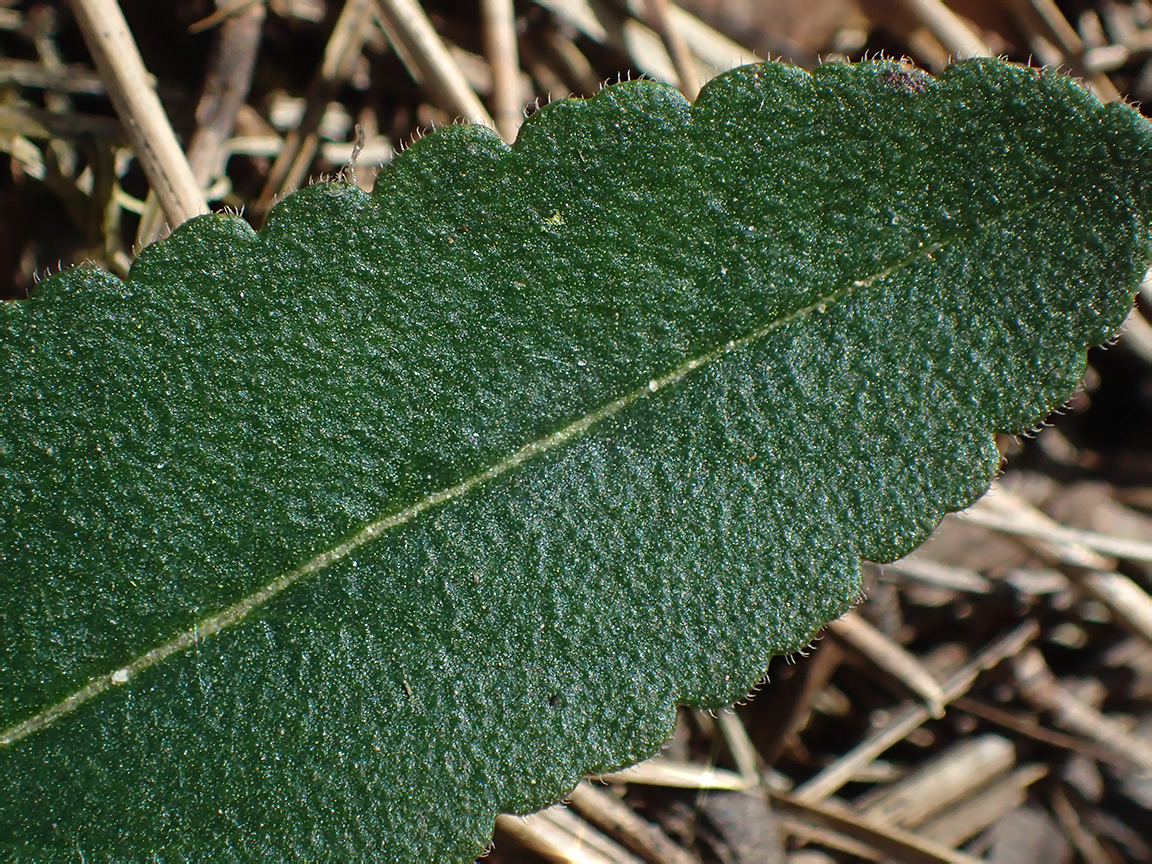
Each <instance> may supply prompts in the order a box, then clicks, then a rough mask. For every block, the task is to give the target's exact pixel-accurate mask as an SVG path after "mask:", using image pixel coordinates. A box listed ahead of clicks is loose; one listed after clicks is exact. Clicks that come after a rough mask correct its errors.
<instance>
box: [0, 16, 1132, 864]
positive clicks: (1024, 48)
mask: <svg viewBox="0 0 1152 864" xmlns="http://www.w3.org/2000/svg"><path fill="white" fill-rule="evenodd" d="M121 7H122V9H123V12H124V15H125V17H126V19H127V22H128V27H129V31H130V33H131V35H132V37H133V38H134V41H135V43H136V44H137V46H138V48H139V52H140V55H141V56H142V58H143V64H144V71H143V76H142V78H141V79H140V80H139V81H137V82H136V83H137V85H138V87H139V88H147V89H150V90H154V92H155V93H156V94H157V95H158V97H159V101H160V103H161V105H162V106H163V109H164V113H165V114H166V115H167V118H168V121H170V123H171V126H172V128H173V129H174V130H175V133H176V138H177V140H178V142H179V146H180V148H181V149H182V151H183V153H184V154H185V155H186V156H187V163H188V166H187V167H188V168H190V170H191V176H192V177H193V178H194V181H195V188H197V189H198V192H197V194H200V195H202V196H203V197H204V199H206V201H207V203H208V204H209V205H210V206H211V207H212V208H213V209H221V208H229V209H231V210H233V211H236V212H239V213H242V215H243V217H244V218H245V219H247V220H248V221H250V222H251V223H252V224H253V225H254V226H257V227H258V226H259V225H260V224H261V223H262V221H263V219H264V217H265V215H266V213H267V211H268V209H269V208H270V207H271V206H272V205H273V204H274V202H275V201H277V200H278V199H279V198H281V197H283V196H284V195H285V194H288V193H289V192H291V191H292V190H293V189H296V188H299V187H300V186H301V185H304V184H306V183H308V182H309V180H310V179H314V178H318V177H323V176H333V175H336V174H339V173H343V174H344V176H346V177H348V178H350V179H353V180H354V181H355V182H357V183H359V184H360V185H362V186H365V187H366V188H367V187H370V186H371V184H372V181H373V178H374V175H375V169H376V168H377V167H379V166H380V165H382V164H384V163H386V162H387V161H388V160H390V159H391V158H392V157H393V155H394V154H395V153H396V152H397V150H398V149H402V148H403V147H404V146H406V145H407V144H409V143H411V142H412V141H413V140H414V138H415V137H417V136H419V135H421V134H423V133H425V132H427V131H428V130H430V129H432V128H435V127H438V126H442V125H444V124H447V123H451V122H454V121H456V120H458V119H461V118H464V119H467V120H471V121H473V122H483V123H487V124H489V125H492V126H493V127H494V128H496V129H497V130H498V131H499V132H500V133H501V134H502V135H503V136H504V137H505V138H506V139H508V140H512V139H513V138H514V137H515V134H516V130H517V128H518V126H519V124H520V122H521V121H522V120H523V118H524V116H525V114H526V113H527V114H530V113H531V112H532V111H533V110H535V108H536V107H538V106H539V105H541V104H544V103H546V102H547V101H549V100H555V99H561V98H565V97H568V96H589V95H592V94H594V93H595V92H596V91H597V90H598V89H599V88H600V87H601V86H603V85H604V84H605V83H612V82H615V81H617V80H621V79H627V78H636V77H640V76H644V77H649V78H655V79H659V80H662V81H666V82H668V83H670V84H672V85H673V86H676V87H679V88H680V89H681V90H683V91H684V92H685V93H686V94H688V95H689V96H694V94H695V93H696V91H697V90H698V88H699V87H700V85H701V84H703V83H704V82H705V81H707V80H708V79H709V78H711V77H713V76H714V75H716V74H717V73H718V72H720V71H723V70H724V69H727V68H730V67H732V66H735V65H740V64H742V63H749V62H756V61H758V60H760V59H764V58H768V57H771V58H773V59H781V60H785V61H787V62H791V63H795V64H798V65H800V66H803V67H806V68H811V67H812V66H814V65H815V64H817V63H820V62H830V61H843V60H860V59H864V58H868V57H873V56H878V55H881V54H883V55H885V56H890V57H896V58H905V59H906V60H907V62H909V63H910V64H914V65H916V66H919V67H922V68H924V69H927V70H929V71H932V72H938V71H940V70H941V69H942V68H943V67H944V66H945V65H947V63H948V62H949V60H950V58H952V57H959V56H971V55H978V54H990V55H994V56H1005V57H1007V58H1009V59H1011V60H1014V61H1018V62H1021V63H1031V64H1033V65H1038V66H1048V67H1055V68H1059V69H1061V70H1063V71H1065V72H1067V73H1069V74H1071V75H1074V76H1076V77H1078V78H1080V79H1082V81H1083V82H1084V83H1085V85H1086V86H1088V87H1090V88H1091V89H1092V90H1093V91H1094V92H1095V93H1096V94H1097V95H1098V96H1099V97H1100V98H1101V99H1102V100H1105V101H1112V100H1116V99H1126V100H1128V101H1129V102H1132V103H1136V104H1139V103H1140V102H1141V101H1142V100H1149V99H1150V98H1152V3H1149V2H1147V0H1135V2H1120V0H1061V2H1055V0H951V2H950V3H949V4H948V5H947V6H945V5H943V4H942V3H940V2H937V0H682V2H679V3H672V2H670V0H515V2H513V0H477V2H467V3H466V2H458V3H452V2H440V0H426V2H424V3H423V4H422V5H421V4H420V3H418V2H416V0H346V2H342V0H265V2H261V0H219V2H211V0H189V2H162V3H158V2H152V0H124V2H123V3H122V4H121ZM124 86H125V84H124V82H123V81H117V80H115V79H113V78H112V77H110V75H109V74H108V72H107V70H106V69H105V68H104V67H103V66H101V64H99V63H97V62H95V61H94V59H93V54H92V53H91V52H90V50H89V47H88V46H87V45H86V43H85V39H84V36H83V34H82V32H81V29H80V27H79V26H78V25H77V22H76V19H75V18H74V15H73V6H72V5H70V4H67V3H63V2H59V3H57V2H15V0H0V297H4V298H21V297H26V296H27V295H28V294H29V293H30V292H32V291H33V290H34V289H35V283H36V281H37V279H38V278H40V277H42V276H43V275H45V274H46V273H49V272H55V271H56V270H58V269H60V268H61V267H67V266H71V265H74V264H77V263H79V262H82V261H93V262H96V263H98V264H99V265H101V266H103V267H106V268H108V269H110V270H112V271H113V272H116V273H118V274H120V275H122V276H123V275H124V274H126V273H127V269H128V267H129V266H130V264H131V261H132V257H133V254H134V253H135V251H137V250H138V249H139V248H140V245H141V244H142V243H143V242H146V241H147V240H150V239H152V238H154V237H156V236H159V235H162V234H163V233H164V232H165V231H166V228H167V223H168V222H169V221H173V220H172V218H171V217H172V210H171V208H170V207H166V206H165V204H164V203H163V202H161V200H160V199H159V198H158V197H157V196H156V195H154V194H151V189H152V185H153V184H152V183H150V181H149V176H153V177H155V176H156V175H155V171H157V170H159V171H164V170H166V169H165V166H164V165H163V164H161V165H160V167H159V168H154V169H150V170H151V173H150V171H146V170H145V169H144V167H143V166H142V164H141V161H140V160H139V159H137V158H136V156H135V155H134V154H135V151H134V148H133V145H132V142H131V139H130V137H129V136H128V135H127V134H125V131H124V130H125V124H124V122H123V121H122V118H121V116H118V111H117V108H116V107H115V106H116V105H118V104H120V103H121V102H123V99H122V98H119V99H118V93H117V90H118V88H123V87H124ZM178 161H180V160H178ZM353 163H354V165H353ZM182 170H187V168H185V169H182ZM1138 304H1139V305H1138V308H1137V310H1136V311H1135V312H1134V313H1133V315H1132V316H1131V317H1130V319H1129V321H1128V323H1127V324H1126V325H1125V328H1124V330H1123V331H1122V333H1121V334H1120V336H1119V337H1118V339H1117V340H1116V342H1115V344H1113V345H1111V346H1109V347H1108V348H1107V349H1104V350H1097V351H1094V352H1093V353H1092V354H1091V355H1090V358H1089V368H1088V373H1087V376H1086V378H1085V381H1084V383H1083V386H1082V387H1081V389H1080V391H1079V392H1078V393H1077V394H1076V396H1075V397H1074V398H1073V399H1072V401H1071V402H1070V403H1069V404H1068V405H1067V406H1065V410H1064V411H1063V412H1062V414H1061V415H1060V416H1059V417H1057V418H1055V419H1054V421H1053V423H1052V424H1051V425H1048V426H1045V427H1044V428H1043V429H1040V430H1037V431H1036V433H1035V434H1034V435H1032V436H1028V437H1024V438H1013V437H1007V436H1005V437H1003V438H1002V439H1001V441H1000V444H1001V449H1002V452H1003V453H1004V456H1005V457H1006V463H1005V466H1006V470H1005V474H1004V476H1003V477H1002V479H1001V480H1000V482H999V484H998V487H997V488H996V490H995V491H994V492H993V493H992V494H991V495H990V496H989V497H988V498H986V499H984V500H983V501H982V502H980V503H979V504H978V505H977V506H975V507H974V508H972V509H971V510H969V511H966V512H965V513H964V514H957V515H955V516H950V517H949V518H948V519H946V520H945V522H944V523H943V524H942V525H941V527H940V530H939V531H938V532H937V534H936V535H935V537H934V538H933V539H932V540H931V541H929V543H928V544H927V545H926V546H925V547H923V548H922V549H921V550H919V551H918V552H917V553H916V554H915V555H913V556H911V557H910V558H908V559H905V560H903V561H899V562H896V563H894V564H890V565H884V566H877V565H866V573H865V576H866V588H867V597H866V600H865V601H864V602H863V603H862V604H861V605H860V606H859V607H858V608H857V609H856V610H854V611H853V612H852V613H850V614H849V615H848V616H846V617H845V618H843V619H841V620H840V621H838V622H836V623H834V624H833V625H831V626H830V627H829V628H828V630H827V631H826V633H825V634H823V636H822V637H821V638H820V639H819V640H818V641H817V642H816V644H815V645H814V647H813V650H811V651H810V652H808V654H807V656H802V657H792V658H777V660H775V661H773V664H772V667H771V668H770V669H769V670H768V682H769V683H766V684H765V686H764V687H763V688H761V689H760V691H759V692H758V693H757V694H756V695H755V697H754V698H752V699H750V700H749V701H748V702H747V704H744V705H741V706H738V707H737V708H736V709H735V711H734V712H719V713H708V712H701V711H694V710H682V711H681V715H680V720H679V723H678V725H677V729H676V733H675V735H674V737H673V739H672V740H671V742H670V743H669V745H668V747H667V749H666V751H665V752H664V753H663V754H661V756H659V757H657V758H656V759H654V760H651V761H650V762H648V763H645V764H644V765H642V766H639V767H638V768H636V769H632V770H631V771H630V772H626V773H624V774H621V775H615V776H611V777H603V778H592V782H586V783H584V784H582V785H581V786H580V787H579V788H578V789H577V791H576V792H575V793H574V794H573V796H572V798H571V800H570V802H569V804H568V806H567V807H565V808H554V809H553V810H551V811H547V812H546V813H544V814H540V815H537V816H534V817H531V818H529V819H526V820H522V819H516V818H510V817H502V818H501V819H500V820H499V823H498V828H497V834H496V846H495V849H494V850H493V851H492V852H491V853H490V855H489V856H488V858H487V859H486V860H488V861H491V862H503V864H512V862H518V864H519V862H523V864H531V862H541V861H559V862H586V864H635V862H654V864H655V862H667V864H693V862H695V864H700V862H709V864H711V862H724V864H745V862H746V864H783V862H787V864H836V862H856V861H895V862H908V864H937V862H949V864H971V862H974V861H987V862H996V864H1016V862H1018V864H1034V862H1044V864H1062V862H1077V861H1082V862H1086V864H1119V862H1152V599H1150V597H1149V591H1150V589H1152V422H1150V421H1152V327H1150V326H1149V324H1148V322H1147V320H1146V317H1145V314H1146V313H1147V311H1148V310H1149V309H1152V284H1146V285H1145V286H1144V287H1143V288H1142V293H1141V296H1140V297H1139V298H1138Z"/></svg>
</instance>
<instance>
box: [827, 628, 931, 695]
mask: <svg viewBox="0 0 1152 864" xmlns="http://www.w3.org/2000/svg"><path fill="white" fill-rule="evenodd" d="M828 630H829V632H830V633H831V634H832V635H833V636H834V637H835V638H836V639H838V640H839V641H840V642H841V643H842V644H844V645H846V646H848V647H849V648H851V649H854V650H855V651H856V653H858V654H860V655H861V656H863V657H865V658H866V659H867V660H869V661H871V662H872V663H873V664H874V665H875V666H876V667H877V668H878V669H880V670H881V671H882V672H885V673H886V674H887V675H889V676H890V677H891V678H893V679H895V680H896V681H897V682H899V683H901V684H903V685H904V686H905V687H906V688H908V689H909V690H911V691H912V693H914V694H915V695H917V696H919V697H920V699H921V700H923V702H924V704H925V706H927V708H928V710H929V712H931V714H932V716H933V717H937V718H939V717H943V716H944V691H943V690H942V689H941V688H940V682H939V681H937V680H936V678H935V677H933V675H932V673H931V672H929V671H928V670H927V669H926V668H925V667H924V664H923V663H921V662H920V661H919V660H917V659H916V658H915V657H914V656H913V655H912V654H910V653H908V652H907V651H905V650H904V648H903V647H901V646H900V645H897V644H896V643H895V642H893V641H892V640H891V639H889V638H888V637H887V636H885V635H884V634H883V633H881V632H880V631H879V630H877V629H876V628H875V627H873V626H872V625H871V624H869V623H868V622H867V621H866V620H864V618H862V617H861V616H860V615H859V614H857V613H856V612H855V611H853V612H848V613H847V614H845V615H843V616H841V617H840V618H838V619H836V620H835V621H833V622H832V623H831V624H829V625H828Z"/></svg>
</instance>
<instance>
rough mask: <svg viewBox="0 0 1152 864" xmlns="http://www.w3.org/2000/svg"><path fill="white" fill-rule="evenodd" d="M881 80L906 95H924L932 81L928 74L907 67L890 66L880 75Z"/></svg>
mask: <svg viewBox="0 0 1152 864" xmlns="http://www.w3.org/2000/svg"><path fill="white" fill-rule="evenodd" d="M880 80H881V81H883V82H884V84H885V85H886V86H888V87H891V88H892V89H893V90H901V91H903V92H904V93H923V92H924V88H925V87H927V86H928V82H929V81H930V80H931V79H930V78H929V76H928V74H927V73H926V72H921V71H920V70H919V69H913V68H911V67H906V66H899V67H896V66H890V67H888V68H887V69H885V70H883V71H882V72H881V73H880Z"/></svg>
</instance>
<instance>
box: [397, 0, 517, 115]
mask: <svg viewBox="0 0 1152 864" xmlns="http://www.w3.org/2000/svg"><path fill="white" fill-rule="evenodd" d="M375 6H376V11H377V15H379V17H380V18H381V19H383V20H384V21H385V22H386V23H387V25H388V26H387V27H386V28H385V30H384V32H385V35H387V36H388V38H389V39H390V40H396V41H398V42H400V43H401V44H400V45H397V46H396V47H397V53H399V54H401V56H404V55H407V56H409V57H411V59H412V61H413V62H414V63H415V64H416V65H417V66H418V67H419V73H420V77H421V78H422V80H423V83H424V85H425V86H426V87H427V88H428V89H429V90H430V91H432V95H433V96H434V98H435V99H436V101H437V103H438V104H439V106H440V107H441V108H444V109H445V110H447V111H448V112H450V113H452V114H455V115H457V116H459V117H462V118H463V119H465V120H468V121H470V122H472V123H480V124H483V125H484V126H488V127H489V128H492V129H495V128H496V124H495V122H494V121H493V120H492V117H491V116H490V115H489V114H488V111H487V109H485V107H484V105H483V104H482V103H481V102H480V97H478V96H477V95H476V93H475V92H474V91H473V90H472V88H471V87H469V86H468V81H467V79H466V78H465V77H464V73H463V72H461V71H460V67H459V66H457V65H456V63H455V61H454V60H453V59H452V55H451V54H449V53H448V48H447V47H446V46H445V45H444V42H443V41H442V40H441V39H440V35H439V34H438V33H437V32H436V29H435V28H434V27H433V26H432V22H431V21H429V20H428V16H427V15H426V14H425V13H424V10H423V8H421V6H420V4H419V3H418V2H417V0H375ZM401 46H402V47H403V50H401Z"/></svg>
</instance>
